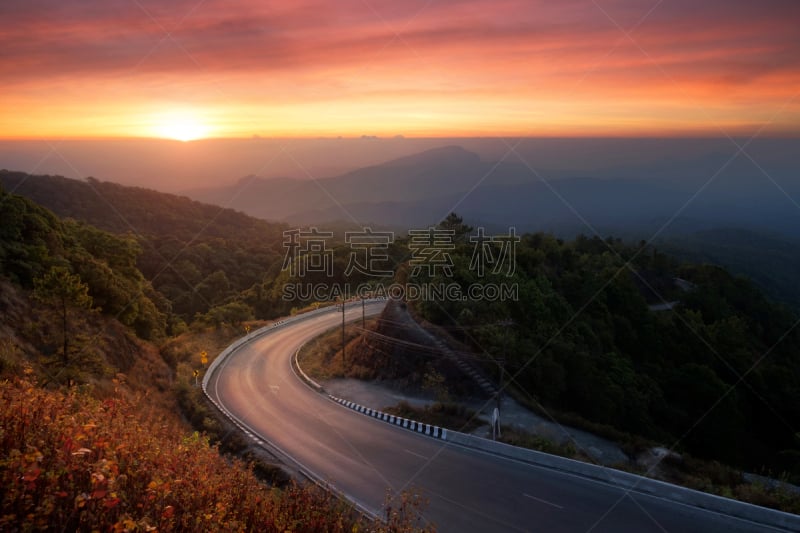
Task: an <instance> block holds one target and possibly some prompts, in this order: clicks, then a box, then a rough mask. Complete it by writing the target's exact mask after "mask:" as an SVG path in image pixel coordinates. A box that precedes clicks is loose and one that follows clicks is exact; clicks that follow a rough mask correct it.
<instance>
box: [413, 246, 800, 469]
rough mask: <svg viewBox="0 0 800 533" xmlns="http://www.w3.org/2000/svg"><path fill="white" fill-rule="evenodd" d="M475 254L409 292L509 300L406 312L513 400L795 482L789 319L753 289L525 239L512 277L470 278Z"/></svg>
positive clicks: (796, 372) (671, 264)
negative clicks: (491, 292)
mask: <svg viewBox="0 0 800 533" xmlns="http://www.w3.org/2000/svg"><path fill="white" fill-rule="evenodd" d="M473 252H474V248H473V246H471V245H469V244H460V245H457V246H456V248H455V250H453V252H452V254H451V255H452V259H453V275H452V276H449V275H445V274H443V273H437V274H436V275H434V276H432V277H430V276H427V275H425V276H423V275H420V276H418V277H417V278H412V280H413V281H415V282H416V283H423V284H424V283H434V284H435V283H449V282H451V281H456V282H457V283H459V284H460V285H461V286H463V287H466V286H468V285H469V284H470V283H475V282H481V283H512V284H517V285H518V287H519V298H518V299H507V300H505V301H499V300H498V301H488V300H485V299H484V300H483V301H468V300H462V299H450V300H444V301H421V302H417V303H416V304H415V307H416V308H417V310H418V312H419V313H420V314H421V315H422V316H423V317H424V318H427V319H428V320H431V321H432V322H434V323H436V324H439V325H442V326H445V327H447V328H448V329H449V330H450V331H452V332H453V335H455V336H456V337H458V338H459V340H460V341H462V342H463V343H465V344H467V345H468V346H470V347H471V348H472V349H473V350H474V351H475V353H476V354H478V355H477V356H478V357H480V358H482V359H483V362H484V366H485V368H486V371H487V372H489V373H491V374H493V375H494V376H495V378H496V380H498V381H499V380H500V371H499V369H500V366H501V365H503V366H504V367H505V372H504V374H503V375H504V378H505V380H506V381H505V383H506V384H507V385H508V386H509V387H510V388H511V389H512V390H513V391H515V393H516V394H518V395H520V396H521V397H522V398H523V399H526V400H528V401H530V402H532V403H534V404H538V405H542V406H544V407H545V408H547V409H554V410H556V411H557V412H570V413H577V414H578V415H580V416H582V417H584V418H585V419H588V420H591V421H593V422H596V423H602V424H607V425H610V426H613V427H615V428H618V429H621V430H624V431H627V432H630V433H633V434H638V435H643V436H646V437H649V438H652V439H655V440H657V441H659V442H664V443H667V444H672V443H675V444H676V448H677V449H678V450H683V451H689V452H691V453H692V454H694V455H696V456H701V457H705V458H713V459H718V460H721V461H724V462H727V463H729V464H732V465H735V466H740V467H744V468H747V469H751V470H754V471H759V472H765V473H766V472H768V473H771V474H773V475H780V474H788V475H789V476H790V478H791V479H793V480H794V481H795V482H797V481H800V440H798V434H797V421H798V420H800V355H798V354H800V330H799V329H798V328H797V325H798V323H797V317H796V316H794V315H793V314H792V313H791V312H790V311H788V310H787V309H785V308H783V307H781V306H779V305H776V304H773V303H771V302H770V301H768V300H767V299H766V298H765V297H764V296H763V295H762V294H761V293H760V292H759V291H758V290H757V289H756V288H755V287H754V286H753V284H752V283H750V282H748V281H747V280H745V279H744V278H736V277H733V276H731V275H730V274H729V273H727V272H726V271H725V270H723V269H721V268H719V267H715V266H704V265H692V264H680V263H677V262H676V261H673V260H670V259H669V258H668V257H667V256H665V255H663V254H661V253H658V252H657V251H655V250H653V249H651V248H648V247H642V246H630V245H626V244H624V243H622V242H620V241H618V240H614V239H608V240H601V239H599V238H591V239H590V238H585V237H579V238H577V239H576V240H574V241H571V242H564V241H561V240H558V239H556V238H554V237H552V236H549V235H546V234H528V235H524V236H523V237H522V239H521V242H519V243H518V245H517V250H516V271H515V272H514V273H513V274H512V275H510V276H508V275H507V273H504V274H491V273H487V274H486V275H485V276H484V277H482V278H479V277H476V274H475V272H474V269H472V268H470V261H471V260H472V259H473V258H474V256H473ZM422 274H425V272H424V271H423V272H422ZM651 304H653V307H652V309H658V308H661V309H663V310H661V311H654V310H652V309H651ZM658 304H661V305H660V307H657V305H658ZM665 304H668V305H665ZM669 307H672V309H668V308H669ZM509 324H510V325H509Z"/></svg>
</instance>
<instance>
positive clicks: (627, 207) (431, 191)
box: [186, 146, 800, 236]
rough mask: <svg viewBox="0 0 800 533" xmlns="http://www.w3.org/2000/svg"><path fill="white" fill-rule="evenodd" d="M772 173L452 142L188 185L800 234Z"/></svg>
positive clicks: (260, 210)
mask: <svg viewBox="0 0 800 533" xmlns="http://www.w3.org/2000/svg"><path fill="white" fill-rule="evenodd" d="M765 172H767V171H766V170H765V169H763V168H759V167H758V166H757V165H756V164H754V163H753V162H752V161H751V160H750V159H749V158H747V157H745V156H744V155H740V156H738V157H731V156H730V155H727V154H725V153H722V152H711V153H708V154H706V155H705V156H700V157H696V158H693V159H691V160H689V161H681V162H676V161H669V160H663V161H661V162H660V163H659V165H656V166H654V165H652V164H651V165H649V166H648V165H641V166H639V167H636V166H632V167H629V168H625V169H623V168H620V170H619V174H620V175H622V176H625V177H613V176H609V174H608V171H607V170H606V171H604V172H602V173H601V174H602V175H603V177H602V178H597V177H591V176H590V177H580V176H573V177H563V176H561V177H557V178H553V177H552V176H551V175H550V174H549V173H548V172H546V171H543V170H538V169H535V168H532V167H529V166H528V165H527V164H523V163H521V162H517V161H515V160H512V159H511V158H509V159H508V160H504V161H499V162H498V161H485V160H482V159H481V158H480V157H479V156H478V155H477V154H475V153H473V152H470V151H468V150H465V149H463V148H461V147H459V146H447V147H443V148H436V149H433V150H428V151H425V152H421V153H419V154H416V155H412V156H407V157H402V158H399V159H395V160H392V161H388V162H385V163H382V164H380V165H374V166H369V167H364V168H361V169H357V170H354V171H352V172H348V173H345V174H342V175H340V176H335V177H327V178H322V179H308V180H296V179H288V178H260V177H256V176H248V177H247V178H243V179H242V180H240V181H239V182H237V183H235V184H233V185H230V186H225V187H219V188H213V189H202V190H194V191H187V193H186V194H187V195H188V196H190V197H192V198H194V199H197V200H200V201H203V202H209V203H214V204H218V205H222V206H225V207H231V208H234V209H238V210H241V211H244V212H246V213H248V214H250V215H253V216H257V217H260V218H265V219H273V220H282V221H286V222H289V223H292V224H317V225H323V224H325V223H326V222H330V221H335V220H339V221H341V220H344V221H348V222H352V223H354V224H361V225H379V226H391V227H404V228H410V227H427V226H428V225H431V224H435V223H437V222H438V221H439V220H441V219H442V218H443V217H445V216H446V215H447V214H448V213H449V212H451V211H457V212H458V213H459V214H461V215H462V216H463V217H464V218H465V219H467V220H469V221H470V222H471V223H472V224H480V225H483V226H485V227H508V226H511V225H514V226H516V227H517V229H519V230H521V231H536V230H546V231H552V232H554V233H557V234H560V235H563V236H570V235H574V234H575V233H586V234H592V233H594V232H595V231H596V232H598V233H603V234H608V233H614V234H618V235H629V234H635V235H637V236H641V235H644V234H648V233H650V234H653V233H655V232H658V233H659V235H669V234H675V233H685V232H691V231H699V230H704V229H709V228H713V227H719V226H728V227H747V228H752V229H757V230H768V231H774V232H778V233H783V234H787V235H797V236H800V207H798V205H800V204H798V203H797V202H798V201H800V185H798V184H797V183H795V181H794V180H793V179H790V178H789V177H788V176H793V175H792V174H791V173H788V172H786V171H785V169H781V171H780V172H773V175H774V176H776V177H775V178H773V176H771V175H769V174H766V175H765ZM636 173H638V175H637V177H631V175H632V174H636Z"/></svg>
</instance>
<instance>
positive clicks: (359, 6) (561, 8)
mask: <svg viewBox="0 0 800 533" xmlns="http://www.w3.org/2000/svg"><path fill="white" fill-rule="evenodd" d="M0 20H2V21H3V23H2V24H0V77H1V78H2V80H3V81H2V90H0V138H3V139H48V140H51V141H59V140H64V139H87V138H90V139H98V138H129V137H134V138H142V137H144V138H150V137H154V138H170V139H179V140H184V141H185V140H193V139H202V138H209V137H211V138H217V137H232V138H252V137H300V138H314V137H337V136H344V137H350V136H352V137H359V136H361V135H377V136H395V135H404V136H407V137H415V136H417V137H447V136H450V137H461V136H466V137H482V136H487V137H495V136H544V137H547V136H564V137H604V136H608V137H615V136H623V137H624V136H633V137H636V136H713V137H726V136H742V137H751V136H754V135H755V136H762V137H764V136H789V137H796V136H798V134H800V94H799V93H800V29H799V28H800V24H798V21H800V2H797V1H795V0H788V1H779V0H763V1H759V2H754V1H752V0H703V1H698V0H691V1H688V0H635V1H634V0H563V1H559V2H551V1H537V0H527V1H522V0H464V1H450V0H420V1H418V0H408V1H403V2H398V1H396V0H336V1H328V2H324V1H314V0H295V1H291V2H286V1H271V0H265V1H245V0H225V1H217V0H173V1H170V2H164V1H163V0H82V1H68V0H3V1H2V2H0Z"/></svg>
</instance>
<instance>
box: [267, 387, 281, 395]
mask: <svg viewBox="0 0 800 533" xmlns="http://www.w3.org/2000/svg"><path fill="white" fill-rule="evenodd" d="M269 390H271V391H272V394H274V395H275V396H277V395H278V391H279V390H281V386H280V385H270V386H269Z"/></svg>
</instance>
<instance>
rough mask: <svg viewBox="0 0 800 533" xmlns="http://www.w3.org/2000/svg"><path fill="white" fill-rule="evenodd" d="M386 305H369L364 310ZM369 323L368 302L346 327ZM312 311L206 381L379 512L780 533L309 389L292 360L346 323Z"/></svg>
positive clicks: (519, 523)
mask: <svg viewBox="0 0 800 533" xmlns="http://www.w3.org/2000/svg"><path fill="white" fill-rule="evenodd" d="M382 307H383V304H382V303H373V304H368V305H367V308H366V311H367V314H369V315H373V314H377V313H379V312H380V310H381V309H382ZM360 316H361V306H360V305H358V306H354V307H353V308H350V309H348V310H347V313H346V320H355V319H357V318H360ZM341 320H342V317H341V313H339V312H327V313H318V314H314V315H310V316H308V317H306V318H301V319H299V320H296V321H293V322H290V323H287V324H285V325H283V326H281V327H279V328H275V329H273V330H271V331H269V332H268V333H266V334H264V335H261V336H259V337H257V338H255V339H254V340H252V341H251V342H248V343H245V344H243V345H242V346H240V347H239V348H238V349H236V350H235V351H234V352H233V353H231V354H230V355H229V356H228V357H227V358H226V359H224V360H223V361H222V362H221V363H220V364H219V366H217V367H216V368H215V369H214V370H213V373H212V374H211V375H210V376H209V380H208V382H207V392H208V394H209V395H210V396H211V397H212V399H214V400H215V401H216V402H217V403H218V404H219V405H220V406H222V408H223V409H225V410H226V411H227V412H228V413H229V414H230V415H232V416H233V417H235V418H236V419H238V421H239V422H240V423H242V424H243V425H245V426H246V427H248V428H249V429H250V431H251V432H252V433H253V434H255V435H256V436H258V437H259V438H261V439H263V440H265V441H268V442H269V443H270V444H271V445H272V446H273V447H275V448H278V450H279V451H281V452H282V453H283V454H285V455H286V456H287V458H289V459H290V460H292V461H294V462H295V463H297V465H298V466H299V467H300V468H301V469H303V470H304V471H306V472H307V473H309V474H311V475H312V476H314V477H316V478H317V479H321V480H324V481H327V482H329V483H330V484H332V485H333V486H334V487H335V488H336V489H337V490H338V491H340V492H341V493H343V494H344V495H345V496H346V497H347V498H349V499H350V500H352V501H353V502H355V503H356V504H358V505H359V506H361V507H362V508H364V509H366V510H368V511H371V512H373V513H374V514H380V512H381V511H380V510H381V509H382V507H383V504H384V502H385V499H386V494H387V491H389V490H391V491H392V492H393V493H397V492H399V491H403V490H412V491H414V492H419V493H422V494H423V496H424V497H425V498H426V499H427V500H428V505H427V506H426V507H425V509H424V510H423V519H424V520H425V521H428V522H432V523H434V524H435V525H436V526H437V528H438V530H439V531H454V532H469V531H547V532H559V531H569V532H573V531H574V532H581V533H583V532H587V531H593V532H614V533H618V532H624V531H636V532H647V531H653V532H659V533H663V532H664V531H676V532H678V531H679V532H695V531H696V532H704V533H707V532H710V531H726V532H728V533H734V532H745V531H748V532H752V531H776V530H775V529H772V528H768V527H764V526H760V525H757V524H753V523H749V522H745V521H742V520H738V519H735V518H730V517H726V516H722V515H719V514H716V513H712V512H708V511H704V510H701V509H696V508H693V507H687V506H684V505H681V504H676V503H674V502H670V501H666V500H662V499H659V498H655V497H652V496H647V495H641V494H635V493H630V494H626V493H625V491H624V490H622V489H620V488H617V487H613V486H609V485H606V484H604V483H601V482H597V481H592V480H587V479H584V478H581V477H577V476H574V475H571V474H566V473H564V472H558V471H553V470H549V469H546V468H542V467H537V466H533V465H530V464H526V463H521V462H517V461H514V460H511V459H507V458H503V457H497V456H493V455H490V454H486V453H483V452H479V451H476V450H471V449H468V448H464V447H460V446H458V445H454V444H452V443H447V442H444V441H441V440H436V439H433V438H430V437H426V436H423V435H420V434H417V433H413V432H411V431H409V430H406V429H403V428H400V427H397V426H393V425H390V424H387V423H385V422H381V421H379V420H376V419H373V418H370V417H367V416H364V415H362V414H359V413H357V412H355V411H352V410H350V409H347V408H345V407H343V406H341V405H339V404H337V403H335V402H333V401H332V400H330V399H328V398H327V396H325V395H323V394H319V393H317V392H315V391H314V390H312V389H311V388H310V387H309V386H308V385H306V384H305V383H304V382H302V381H301V380H300V379H299V378H298V377H297V376H296V375H295V373H294V371H293V369H292V367H291V363H290V361H291V358H292V356H293V355H294V353H295V352H296V351H297V349H298V348H300V346H302V345H303V344H304V343H305V342H307V341H308V340H310V339H312V338H313V337H315V336H317V335H319V334H321V333H323V332H325V331H327V330H329V329H331V328H332V327H335V326H337V325H338V324H341Z"/></svg>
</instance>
